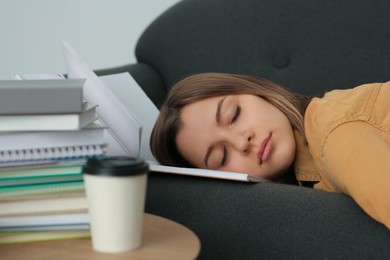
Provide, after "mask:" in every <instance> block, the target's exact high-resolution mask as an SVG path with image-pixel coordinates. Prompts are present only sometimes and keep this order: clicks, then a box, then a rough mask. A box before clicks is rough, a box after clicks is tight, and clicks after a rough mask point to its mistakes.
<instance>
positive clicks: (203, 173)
mask: <svg viewBox="0 0 390 260" xmlns="http://www.w3.org/2000/svg"><path fill="white" fill-rule="evenodd" d="M148 163H149V169H150V171H152V172H162V173H170V174H180V175H188V176H197V177H207V178H216V179H225V180H231V181H244V182H272V181H271V180H268V179H264V178H260V177H256V176H253V175H250V174H246V173H240V172H228V171H218V170H210V169H200V168H186V167H172V166H165V165H160V164H158V163H156V162H154V161H148Z"/></svg>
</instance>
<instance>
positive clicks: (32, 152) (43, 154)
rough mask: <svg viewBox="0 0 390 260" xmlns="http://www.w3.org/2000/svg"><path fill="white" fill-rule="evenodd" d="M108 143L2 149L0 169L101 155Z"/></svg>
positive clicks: (0, 152) (0, 151)
mask: <svg viewBox="0 0 390 260" xmlns="http://www.w3.org/2000/svg"><path fill="white" fill-rule="evenodd" d="M105 148H106V144H100V145H80V146H65V147H53V148H35V149H21V150H7V151H2V150H0V169H1V168H7V167H12V166H18V165H19V164H20V165H22V164H25V165H29V164H34V163H36V164H39V163H40V162H42V164H44V163H47V164H50V161H58V160H71V159H85V158H90V157H101V156H104V154H105V152H106V151H105Z"/></svg>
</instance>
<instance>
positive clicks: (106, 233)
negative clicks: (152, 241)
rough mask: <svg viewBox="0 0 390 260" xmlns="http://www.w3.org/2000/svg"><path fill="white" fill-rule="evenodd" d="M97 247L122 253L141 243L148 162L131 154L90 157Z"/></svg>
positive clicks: (88, 182)
mask: <svg viewBox="0 0 390 260" xmlns="http://www.w3.org/2000/svg"><path fill="white" fill-rule="evenodd" d="M83 173H84V183H85V190H86V195H87V201H88V209H89V216H90V225H91V236H92V246H93V249H94V250H96V251H99V252H105V253H120V252H125V251H130V250H133V249H135V248H137V247H139V246H140V245H141V242H142V226H143V217H144V207H145V196H146V186H147V173H148V166H147V164H146V163H145V162H144V161H143V160H140V159H134V158H130V157H110V158H103V159H96V158H94V159H89V160H88V162H87V164H86V165H85V166H84V167H83Z"/></svg>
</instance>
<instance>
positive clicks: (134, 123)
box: [62, 42, 143, 157]
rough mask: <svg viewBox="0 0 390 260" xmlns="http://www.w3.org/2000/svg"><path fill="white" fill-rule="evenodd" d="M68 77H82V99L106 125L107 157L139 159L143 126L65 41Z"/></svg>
mask: <svg viewBox="0 0 390 260" xmlns="http://www.w3.org/2000/svg"><path fill="white" fill-rule="evenodd" d="M62 45H63V49H64V55H65V61H66V67H67V72H68V78H85V79H86V81H85V83H84V88H83V89H84V98H85V100H86V101H87V102H88V103H89V104H93V105H98V108H97V110H96V112H97V114H98V116H99V120H100V121H101V122H102V123H103V125H105V126H107V130H106V132H105V141H106V142H107V143H108V144H109V145H108V147H109V149H111V148H113V147H115V148H117V149H111V150H109V154H110V155H127V156H132V157H138V156H139V153H140V142H141V135H142V129H143V126H142V123H141V122H140V121H139V120H138V118H137V117H136V116H135V115H134V114H133V112H132V111H130V110H129V109H127V108H126V106H125V105H124V104H123V103H122V102H121V101H120V99H119V98H118V96H116V95H115V94H114V93H113V92H112V90H111V89H110V88H109V87H107V85H106V84H105V83H104V82H103V81H102V80H101V79H100V78H99V77H98V76H97V75H96V74H95V73H94V72H93V71H92V70H91V68H90V67H89V66H88V64H87V63H86V62H85V61H84V60H83V59H82V58H81V57H80V56H79V54H78V53H77V52H76V51H75V50H74V49H73V48H72V47H71V46H70V45H69V44H68V43H66V42H63V43H62Z"/></svg>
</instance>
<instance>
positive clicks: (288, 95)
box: [150, 73, 310, 167]
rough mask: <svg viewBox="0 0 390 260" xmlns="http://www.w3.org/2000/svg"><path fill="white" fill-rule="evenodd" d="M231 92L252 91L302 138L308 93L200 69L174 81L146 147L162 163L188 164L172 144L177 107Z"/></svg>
mask: <svg viewBox="0 0 390 260" xmlns="http://www.w3.org/2000/svg"><path fill="white" fill-rule="evenodd" d="M234 94H252V95H256V96H259V97H261V98H263V99H265V100H266V101H268V102H269V103H271V104H272V105H274V106H275V107H277V108H278V109H280V110H281V111H282V112H283V113H284V114H285V115H286V116H287V118H288V119H289V121H290V123H291V125H292V127H293V128H294V129H296V130H297V131H298V132H299V133H300V134H301V135H302V136H303V138H304V140H306V138H305V132H304V125H303V114H304V111H305V108H306V105H307V103H308V102H309V100H310V98H309V97H307V96H303V95H299V94H295V93H292V92H290V91H288V90H287V89H285V88H283V87H281V86H279V85H278V84H275V83H273V82H271V81H268V80H266V79H263V78H259V77H256V76H248V75H237V74H227V73H201V74H196V75H192V76H189V77H187V78H185V79H183V80H181V81H179V82H178V83H177V84H175V85H174V86H173V88H172V89H171V91H170V92H169V94H168V96H167V98H166V100H165V102H164V103H163V105H162V107H161V109H160V115H159V117H158V118H157V121H156V124H155V125H154V128H153V131H152V134H151V137H150V148H151V151H152V153H153V155H154V156H155V158H156V159H157V161H159V162H160V163H161V164H164V165H170V166H181V167H192V165H191V164H190V163H189V162H188V161H187V160H186V159H185V158H183V156H182V155H181V154H180V153H179V151H178V149H177V145H176V136H177V134H178V133H179V131H180V129H181V127H182V122H181V119H180V111H181V109H182V108H183V107H184V106H186V105H187V104H190V103H193V102H195V101H198V100H201V99H204V98H209V97H215V96H222V95H234Z"/></svg>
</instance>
